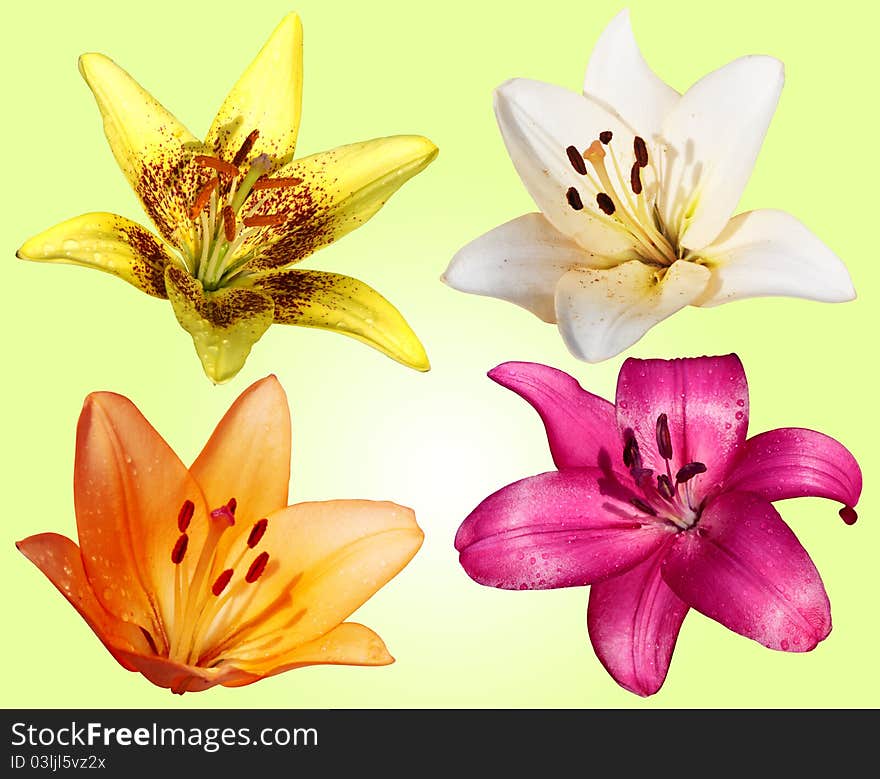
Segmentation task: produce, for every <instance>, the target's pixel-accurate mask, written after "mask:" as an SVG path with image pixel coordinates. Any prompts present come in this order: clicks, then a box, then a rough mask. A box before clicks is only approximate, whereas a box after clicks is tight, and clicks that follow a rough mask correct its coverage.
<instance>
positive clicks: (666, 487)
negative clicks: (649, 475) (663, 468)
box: [657, 473, 675, 500]
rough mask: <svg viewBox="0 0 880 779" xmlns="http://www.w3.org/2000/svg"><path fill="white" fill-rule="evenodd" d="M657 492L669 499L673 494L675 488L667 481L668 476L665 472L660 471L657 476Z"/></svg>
mask: <svg viewBox="0 0 880 779" xmlns="http://www.w3.org/2000/svg"><path fill="white" fill-rule="evenodd" d="M657 492H659V493H660V494H661V495H662V496H663V497H664V498H666V499H667V500H670V499H671V498H672V496H673V495H675V489H674V488H673V486H672V482H671V481H669V477H668V476H667V475H666V474H665V473H661V474H660V475H659V476H658V477H657Z"/></svg>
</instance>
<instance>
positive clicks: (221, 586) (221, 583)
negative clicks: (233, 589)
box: [211, 568, 232, 596]
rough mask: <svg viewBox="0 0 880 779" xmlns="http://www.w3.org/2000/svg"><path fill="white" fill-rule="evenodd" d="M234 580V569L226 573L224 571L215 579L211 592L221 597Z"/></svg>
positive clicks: (228, 569)
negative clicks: (232, 579) (231, 580)
mask: <svg viewBox="0 0 880 779" xmlns="http://www.w3.org/2000/svg"><path fill="white" fill-rule="evenodd" d="M231 578H232V569H231V568H227V569H226V570H225V571H222V572H221V573H220V575H219V576H218V577H217V578H216V579H214V583H213V584H212V585H211V592H213V593H214V595H218V596H219V595H220V593H221V592H223V590H225V589H226V585H227V584H229V580H230V579H231Z"/></svg>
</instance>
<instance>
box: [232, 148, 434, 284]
mask: <svg viewBox="0 0 880 779" xmlns="http://www.w3.org/2000/svg"><path fill="white" fill-rule="evenodd" d="M436 156H437V147H436V146H435V145H434V144H433V143H431V141H429V140H428V139H427V138H423V137H422V136H420V135H393V136H391V137H388V138H376V139H374V140H372V141H363V142H362V143H352V144H349V145H348V146H340V147H339V148H337V149H333V150H331V151H324V152H321V153H319V154H313V155H312V156H311V157H302V158H301V159H298V160H293V161H292V162H290V163H288V164H287V165H285V166H284V167H282V168H281V169H279V170H278V171H277V177H278V178H292V179H299V180H300V181H301V183H300V184H299V185H297V186H292V187H282V188H277V189H262V190H259V191H256V192H254V193H252V194H251V196H250V197H249V198H248V205H249V207H251V208H252V209H253V211H252V212H251V213H255V214H285V215H287V221H286V222H284V223H283V224H281V225H279V226H276V227H266V228H263V229H262V230H260V231H259V232H258V233H257V234H256V235H255V236H253V237H251V238H250V239H248V241H246V242H245V244H244V248H243V249H242V252H243V253H245V252H247V251H251V252H252V253H254V254H255V255H256V257H255V259H253V260H251V261H250V262H248V263H247V265H245V269H246V270H248V271H258V270H266V269H271V268H278V267H283V266H285V265H291V264H293V263H295V262H298V261H300V260H302V259H303V258H304V257H307V256H308V255H310V254H312V253H313V252H316V251H317V250H318V249H321V248H323V247H324V246H326V245H327V244H329V243H332V242H333V241H336V240H338V239H339V238H341V237H342V236H344V235H347V234H348V233H350V232H351V231H352V230H354V229H355V228H357V227H360V226H361V225H362V224H364V222H366V221H367V220H369V219H370V218H371V217H372V216H373V215H374V214H376V213H377V212H378V211H379V209H380V208H382V206H383V205H385V203H386V202H387V200H388V198H390V197H391V195H393V194H394V193H395V192H396V191H397V190H398V189H400V187H402V186H403V185H404V184H405V183H406V182H407V181H409V180H410V179H411V178H412V177H413V176H415V175H416V174H417V173H419V172H420V171H422V170H424V169H425V168H426V167H427V166H428V164H429V163H430V162H431V161H432V160H434V158H435V157H436Z"/></svg>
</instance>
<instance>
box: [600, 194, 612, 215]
mask: <svg viewBox="0 0 880 779" xmlns="http://www.w3.org/2000/svg"><path fill="white" fill-rule="evenodd" d="M596 203H597V204H598V205H599V208H601V209H602V211H603V212H604V213H606V214H608V216H611V215H612V214H613V213H614V212H615V211H616V210H617V209H616V208H615V207H614V201H613V200H612V199H611V198H610V197H608V195H606V194H605V193H604V192H600V193H599V194H597V195H596Z"/></svg>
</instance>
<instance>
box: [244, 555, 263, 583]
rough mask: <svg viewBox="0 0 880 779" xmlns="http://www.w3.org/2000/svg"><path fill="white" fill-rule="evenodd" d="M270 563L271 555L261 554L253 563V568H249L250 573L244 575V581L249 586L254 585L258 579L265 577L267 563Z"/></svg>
mask: <svg viewBox="0 0 880 779" xmlns="http://www.w3.org/2000/svg"><path fill="white" fill-rule="evenodd" d="M268 562H269V553H268V552H260V553H259V554H258V555H257V556H256V558H255V559H254V561H253V562H252V563H251V567H250V568H248V572H247V573H246V574H245V575H244V580H245V581H246V582H247V583H248V584H253V583H254V582H255V581H256V580H257V579H259V578H260V577H261V576H262V575H263V571H265V570H266V563H268Z"/></svg>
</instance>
